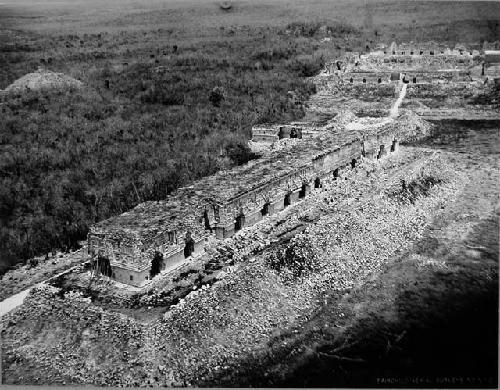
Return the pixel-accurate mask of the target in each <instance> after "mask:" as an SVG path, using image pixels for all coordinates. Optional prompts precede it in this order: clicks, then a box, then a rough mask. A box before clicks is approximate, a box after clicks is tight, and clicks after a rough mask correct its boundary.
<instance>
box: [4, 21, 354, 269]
mask: <svg viewBox="0 0 500 390" xmlns="http://www.w3.org/2000/svg"><path fill="white" fill-rule="evenodd" d="M322 26H323V27H322ZM357 34H358V33H357V31H356V30H355V29H354V28H352V27H350V26H347V25H344V24H342V23H337V24H330V25H325V24H321V23H292V24H290V25H288V26H286V27H284V28H283V27H282V28H265V27H262V28H255V27H252V28H243V29H224V28H220V29H217V30H216V32H215V36H212V37H211V38H208V39H202V38H200V39H196V40H186V41H185V42H184V41H183V40H182V39H178V38H177V39H175V38H174V37H172V33H171V31H168V30H161V29H159V30H157V31H152V32H148V33H143V32H120V33H105V34H85V35H83V34H82V36H78V35H77V34H69V35H64V36H44V35H34V34H30V35H29V36H26V37H25V38H24V42H25V43H16V44H15V47H13V46H12V44H9V45H7V43H5V44H4V45H2V46H1V48H0V50H1V51H2V55H1V56H0V58H1V59H0V61H2V66H1V67H0V68H1V69H3V70H2V72H0V87H1V88H5V87H6V86H7V85H8V84H9V83H11V82H12V81H14V80H15V79H17V78H18V77H20V76H22V75H24V74H26V73H29V72H33V71H35V70H36V69H37V67H38V66H39V65H40V62H43V63H44V66H45V67H46V68H47V69H50V70H53V71H58V72H63V73H66V74H68V75H72V76H74V77H76V78H77V79H79V80H81V81H82V82H83V83H84V87H83V88H82V89H80V90H78V91H65V92H59V93H36V92H26V93H23V94H22V95H20V96H19V95H18V96H4V98H3V102H2V105H1V116H2V120H1V121H0V148H1V153H0V181H1V184H0V258H1V259H2V264H1V267H2V272H5V270H6V269H7V268H8V267H9V266H11V265H12V264H15V263H16V262H18V261H19V260H23V259H28V258H30V257H32V256H34V255H39V254H44V253H48V252H50V251H52V250H54V249H56V248H57V249H59V248H61V249H63V250H69V249H74V248H76V247H78V242H79V241H80V240H82V239H84V238H85V237H86V233H87V231H88V229H89V226H90V225H91V224H92V223H95V222H97V221H99V220H102V219H105V218H108V217H110V216H112V215H116V214H118V213H122V212H124V211H126V210H128V209H130V208H132V207H134V206H135V205H136V204H138V203H140V202H144V201H148V200H159V199H163V198H165V197H166V196H167V194H169V193H171V192H172V191H174V190H175V189H176V188H178V187H180V186H182V185H185V184H187V183H189V182H191V181H193V180H196V179H198V178H200V177H203V176H206V175H210V174H213V173H215V172H216V171H218V170H220V169H227V168H230V167H232V166H235V165H239V164H243V163H245V162H247V161H248V160H250V159H252V158H255V156H254V155H253V154H252V153H251V152H250V151H249V149H248V147H247V140H248V139H249V138H250V130H251V126H252V125H254V124H257V123H262V122H286V121H290V120H294V119H298V118H300V117H301V116H303V114H304V108H303V105H302V103H301V102H304V101H305V100H306V99H307V98H308V96H310V95H311V94H312V93H314V92H315V86H314V84H313V83H312V82H311V81H309V80H308V79H307V77H309V76H313V75H314V74H316V73H317V72H318V71H319V70H320V69H321V68H322V67H323V65H324V62H325V60H326V58H327V57H328V56H330V55H331V54H332V53H333V52H334V51H335V50H336V49H335V45H334V44H333V43H332V42H328V44H325V43H321V40H320V38H321V37H325V36H328V37H330V38H331V39H336V38H341V37H344V36H346V35H351V36H353V37H356V35H357ZM61 47H62V49H61ZM47 53H49V54H47Z"/></svg>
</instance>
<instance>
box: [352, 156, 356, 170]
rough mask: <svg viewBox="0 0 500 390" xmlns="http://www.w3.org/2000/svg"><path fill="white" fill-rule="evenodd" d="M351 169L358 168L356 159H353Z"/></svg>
mask: <svg viewBox="0 0 500 390" xmlns="http://www.w3.org/2000/svg"><path fill="white" fill-rule="evenodd" d="M351 168H352V169H354V168H356V159H355V158H353V159H352V160H351Z"/></svg>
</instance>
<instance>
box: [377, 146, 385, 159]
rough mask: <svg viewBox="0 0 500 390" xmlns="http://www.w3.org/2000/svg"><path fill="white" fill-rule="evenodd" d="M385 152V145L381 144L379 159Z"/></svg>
mask: <svg viewBox="0 0 500 390" xmlns="http://www.w3.org/2000/svg"><path fill="white" fill-rule="evenodd" d="M384 154H385V145H380V150H379V152H378V156H377V159H379V158H381V157H382V156H383V155H384Z"/></svg>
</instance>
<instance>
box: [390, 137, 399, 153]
mask: <svg viewBox="0 0 500 390" xmlns="http://www.w3.org/2000/svg"><path fill="white" fill-rule="evenodd" d="M397 144H398V141H396V140H394V141H392V145H391V152H395V151H396V145H397Z"/></svg>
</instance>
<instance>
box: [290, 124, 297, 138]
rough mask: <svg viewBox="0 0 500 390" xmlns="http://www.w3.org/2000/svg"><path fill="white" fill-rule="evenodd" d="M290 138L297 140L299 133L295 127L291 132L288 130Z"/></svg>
mask: <svg viewBox="0 0 500 390" xmlns="http://www.w3.org/2000/svg"><path fill="white" fill-rule="evenodd" d="M290 138H299V132H298V131H297V129H296V128H295V127H292V130H290Z"/></svg>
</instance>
